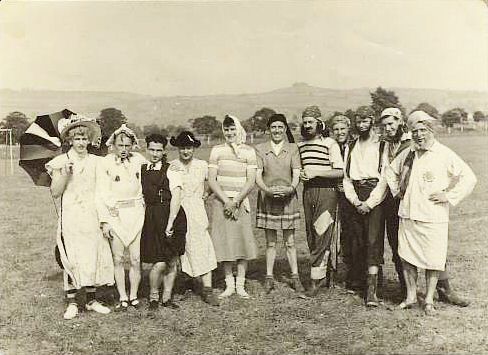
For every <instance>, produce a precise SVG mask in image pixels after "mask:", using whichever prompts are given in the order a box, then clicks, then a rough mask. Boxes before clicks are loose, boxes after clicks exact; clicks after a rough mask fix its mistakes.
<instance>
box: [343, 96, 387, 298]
mask: <svg viewBox="0 0 488 355" xmlns="http://www.w3.org/2000/svg"><path fill="white" fill-rule="evenodd" d="M353 122H354V125H353V128H354V129H355V131H356V132H357V134H358V137H357V138H356V139H355V140H353V141H352V142H351V143H350V144H349V145H348V147H347V148H346V152H345V157H346V159H345V160H346V164H345V169H344V179H343V185H344V193H345V195H346V198H347V200H348V201H349V203H350V204H351V205H352V206H353V207H354V210H353V212H352V213H351V215H350V221H349V223H350V224H351V228H352V231H353V232H352V235H353V238H354V240H353V242H352V245H353V249H352V260H353V261H352V269H353V270H352V272H351V277H353V278H354V279H353V280H352V282H353V284H354V286H355V287H358V286H359V287H358V288H357V289H355V290H354V291H359V292H362V291H365V292H364V293H365V296H366V297H365V302H366V305H367V306H368V307H377V306H378V305H379V299H378V290H377V289H378V283H379V280H378V273H379V270H380V268H381V265H382V264H383V263H384V260H383V250H384V233H385V220H384V214H383V205H382V201H383V200H384V198H385V195H386V179H385V178H384V177H383V174H382V171H383V169H384V168H385V165H387V164H388V161H387V159H386V157H385V143H384V142H382V141H381V139H380V137H379V136H378V135H377V134H376V132H375V130H374V129H373V124H374V111H373V110H372V108H371V107H369V106H360V107H358V109H357V110H356V112H355V117H354V121H353ZM365 277H366V279H367V280H366V281H367V285H365V284H364V281H365V280H364V279H365Z"/></svg>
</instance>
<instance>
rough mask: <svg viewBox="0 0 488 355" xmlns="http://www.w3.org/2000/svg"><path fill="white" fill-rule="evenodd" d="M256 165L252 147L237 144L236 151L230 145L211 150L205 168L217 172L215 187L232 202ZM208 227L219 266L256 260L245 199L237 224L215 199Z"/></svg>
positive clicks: (255, 247) (247, 205) (255, 250)
mask: <svg viewBox="0 0 488 355" xmlns="http://www.w3.org/2000/svg"><path fill="white" fill-rule="evenodd" d="M236 152H237V154H236ZM256 164H257V163H256V153H255V151H254V149H253V148H252V147H250V146H248V145H245V144H240V145H238V146H237V148H236V151H235V150H234V149H233V148H232V147H231V146H230V145H228V144H221V145H217V146H215V147H213V148H212V151H211V152H210V158H209V164H208V168H209V170H210V169H216V170H217V183H218V184H219V185H220V187H221V189H222V190H223V192H224V193H225V194H226V195H227V196H228V197H229V198H233V197H236V196H237V195H238V194H239V192H240V191H241V190H242V188H243V186H244V185H245V183H246V178H247V174H248V172H249V171H252V170H256V168H257V165H256ZM210 226H211V237H212V242H213V245H214V248H215V254H216V256H217V261H218V262H222V261H236V260H239V259H244V260H251V259H255V258H256V257H257V246H256V242H255V240H254V236H253V231H252V223H251V211H250V205H249V200H248V199H247V198H246V199H244V201H243V202H242V203H241V205H240V207H239V211H238V213H237V220H235V219H231V218H227V217H225V215H224V204H223V203H222V201H220V200H219V199H218V198H214V199H213V201H212V213H211V224H210Z"/></svg>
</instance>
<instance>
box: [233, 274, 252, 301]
mask: <svg viewBox="0 0 488 355" xmlns="http://www.w3.org/2000/svg"><path fill="white" fill-rule="evenodd" d="M245 282H246V278H245V277H236V291H237V294H238V295H239V296H241V297H242V298H245V299H248V298H250V297H251V296H249V294H248V293H247V292H246V290H245V289H244V283H245Z"/></svg>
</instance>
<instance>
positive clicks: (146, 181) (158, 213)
mask: <svg viewBox="0 0 488 355" xmlns="http://www.w3.org/2000/svg"><path fill="white" fill-rule="evenodd" d="M168 167H169V164H163V165H162V167H161V170H148V169H147V164H144V165H143V166H142V168H141V173H142V174H141V176H142V193H143V195H144V201H145V203H146V213H145V218H144V227H143V228H142V236H141V261H142V262H143V263H157V262H169V261H171V260H172V259H174V258H175V257H177V256H180V255H183V254H184V253H185V236H186V230H187V226H186V215H185V211H184V210H183V208H180V210H179V211H178V214H177V216H176V219H175V221H174V223H173V230H174V233H173V235H172V236H171V237H167V236H166V234H165V230H166V226H167V224H168V216H169V208H170V202H171V191H170V189H169V180H168V177H167V175H166V172H167V170H168Z"/></svg>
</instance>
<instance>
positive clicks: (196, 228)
mask: <svg viewBox="0 0 488 355" xmlns="http://www.w3.org/2000/svg"><path fill="white" fill-rule="evenodd" d="M170 164H171V165H173V166H177V167H178V169H179V170H181V172H182V180H183V190H182V201H181V205H182V206H183V209H184V210H185V213H186V219H187V228H188V231H187V234H186V246H185V254H183V255H182V256H181V268H182V270H183V272H184V273H186V274H188V275H189V276H191V277H197V276H201V275H204V274H206V273H208V272H209V271H212V270H214V269H215V268H216V267H217V258H216V256H215V250H214V247H213V244H212V239H211V237H210V234H209V233H208V217H207V212H206V211H205V204H204V201H203V194H204V190H205V185H204V183H205V180H206V179H207V174H208V165H207V162H205V161H203V160H199V159H193V160H192V161H191V162H190V163H189V164H188V165H184V164H182V163H181V162H180V161H179V160H173V161H172V162H171V163H170Z"/></svg>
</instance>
